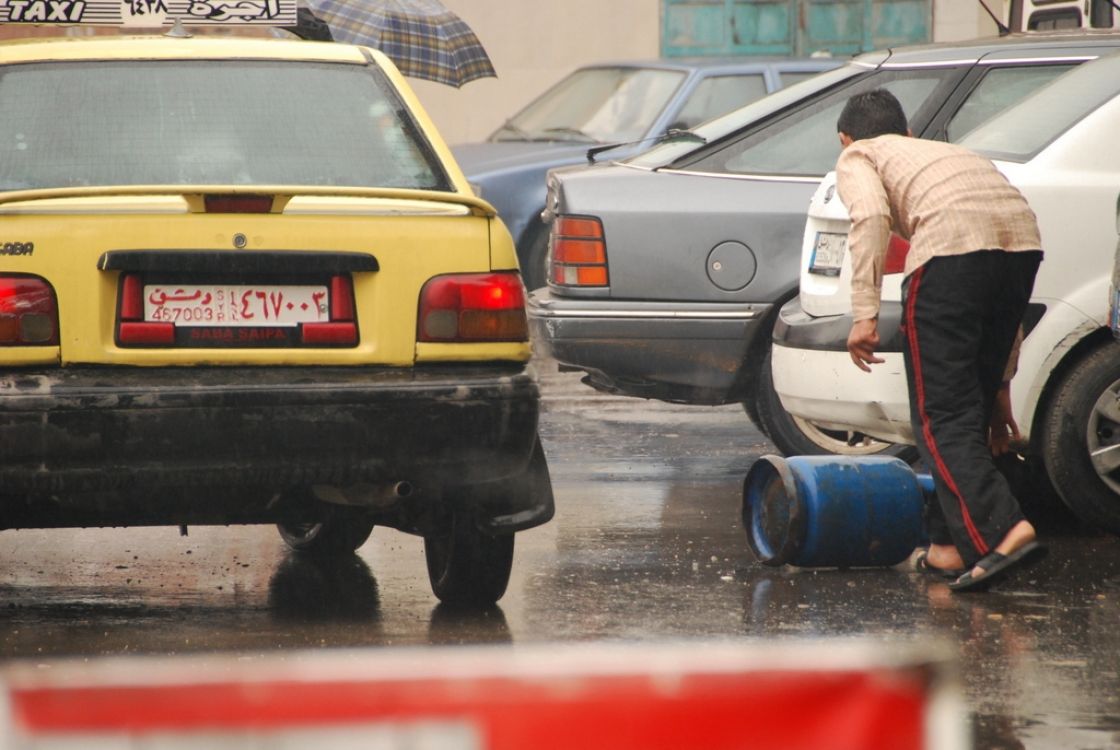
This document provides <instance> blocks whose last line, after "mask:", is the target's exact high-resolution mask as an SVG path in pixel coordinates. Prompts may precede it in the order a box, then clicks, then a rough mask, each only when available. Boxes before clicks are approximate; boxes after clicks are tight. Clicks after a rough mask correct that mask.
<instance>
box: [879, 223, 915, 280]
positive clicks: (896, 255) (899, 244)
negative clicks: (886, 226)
mask: <svg viewBox="0 0 1120 750" xmlns="http://www.w3.org/2000/svg"><path fill="white" fill-rule="evenodd" d="M909 252H910V243H909V242H907V241H906V240H904V239H902V238H901V237H899V236H898V235H897V234H895V233H894V232H891V239H890V242H888V243H887V257H886V258H885V259H884V261H883V273H884V274H892V273H903V272H904V271H905V270H906V255H907V254H908V253H909Z"/></svg>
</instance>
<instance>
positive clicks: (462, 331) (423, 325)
mask: <svg viewBox="0 0 1120 750" xmlns="http://www.w3.org/2000/svg"><path fill="white" fill-rule="evenodd" d="M418 324H419V331H418V333H417V337H418V339H419V340H420V341H440V342H454V341H459V342H462V341H528V339H529V324H528V320H527V319H526V317H525V290H524V287H523V286H522V284H521V277H520V276H519V275H517V274H516V273H478V274H460V275H454V276H437V277H435V278H434V279H430V280H429V281H428V283H426V284H424V288H423V289H421V290H420V313H419V323H418Z"/></svg>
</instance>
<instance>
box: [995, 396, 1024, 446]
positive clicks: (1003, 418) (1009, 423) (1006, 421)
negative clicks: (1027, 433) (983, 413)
mask: <svg viewBox="0 0 1120 750" xmlns="http://www.w3.org/2000/svg"><path fill="white" fill-rule="evenodd" d="M1020 438H1021V436H1020V435H1019V425H1017V424H1016V423H1015V417H1014V416H1013V415H1012V414H1011V385H1010V384H1009V383H1004V384H1003V385H1002V386H1000V389H999V390H998V391H996V401H995V406H994V407H993V408H992V420H991V422H990V423H989V425H988V447H989V448H991V449H992V455H993V456H1002V455H1003V454H1005V453H1009V452H1010V451H1011V441H1013V440H1019V439H1020Z"/></svg>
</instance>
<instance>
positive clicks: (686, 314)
mask: <svg viewBox="0 0 1120 750" xmlns="http://www.w3.org/2000/svg"><path fill="white" fill-rule="evenodd" d="M529 313H530V314H531V315H535V316H536V317H538V318H614V319H623V318H633V319H636V320H647V319H650V318H673V319H677V320H717V319H720V318H722V319H725V320H751V319H753V318H757V317H758V311H756V310H743V311H741V312H716V311H712V312H704V311H700V310H694V311H685V310H682V311H675V312H674V311H672V310H587V309H584V310H553V309H550V308H547V307H544V306H539V305H530V306H529Z"/></svg>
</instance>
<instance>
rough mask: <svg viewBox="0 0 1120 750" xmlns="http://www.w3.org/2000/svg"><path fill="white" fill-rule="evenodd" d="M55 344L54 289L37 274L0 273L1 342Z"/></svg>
mask: <svg viewBox="0 0 1120 750" xmlns="http://www.w3.org/2000/svg"><path fill="white" fill-rule="evenodd" d="M55 344H58V304H57V303H56V302H55V298H54V290H53V289H51V285H50V284H48V283H47V282H46V280H45V279H41V278H39V277H38V276H0V346H51V345H55Z"/></svg>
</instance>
